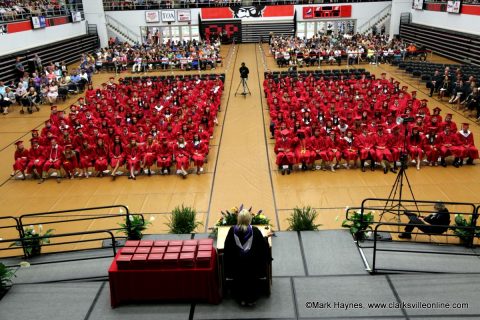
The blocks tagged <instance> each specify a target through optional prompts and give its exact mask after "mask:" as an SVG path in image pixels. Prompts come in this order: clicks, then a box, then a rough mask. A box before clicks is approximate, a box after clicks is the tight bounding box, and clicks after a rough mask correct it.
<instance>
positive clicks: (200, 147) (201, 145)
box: [190, 133, 208, 174]
mask: <svg viewBox="0 0 480 320" xmlns="http://www.w3.org/2000/svg"><path fill="white" fill-rule="evenodd" d="M190 152H191V154H192V161H193V165H194V166H195V167H196V168H197V174H200V173H202V172H203V164H204V163H205V159H206V157H207V154H208V146H207V144H206V143H205V142H203V141H202V140H201V139H200V136H199V135H198V133H195V134H194V135H193V142H192V144H191V145H190Z"/></svg>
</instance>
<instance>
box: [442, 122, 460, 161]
mask: <svg viewBox="0 0 480 320" xmlns="http://www.w3.org/2000/svg"><path fill="white" fill-rule="evenodd" d="M439 140H440V141H439V144H440V158H441V164H442V166H443V167H446V166H447V162H446V158H447V157H449V156H453V157H454V159H453V165H454V166H455V167H456V168H458V167H459V166H460V163H459V161H460V157H461V156H462V151H461V149H460V148H459V144H460V143H459V141H458V137H457V134H456V133H453V132H451V131H450V127H448V126H447V127H445V129H444V130H443V132H442V133H440V134H439Z"/></svg>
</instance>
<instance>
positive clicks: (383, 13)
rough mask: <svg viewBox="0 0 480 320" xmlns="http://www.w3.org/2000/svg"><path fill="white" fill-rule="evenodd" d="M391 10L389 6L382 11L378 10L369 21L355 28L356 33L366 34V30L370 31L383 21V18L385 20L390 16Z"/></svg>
mask: <svg viewBox="0 0 480 320" xmlns="http://www.w3.org/2000/svg"><path fill="white" fill-rule="evenodd" d="M391 10H392V5H391V4H389V5H388V6H386V7H385V8H383V9H382V10H380V11H379V12H378V13H377V14H376V15H374V16H373V17H371V18H370V19H368V20H367V21H366V22H365V23H363V24H362V25H360V26H359V27H358V28H357V32H358V33H364V32H367V31H368V30H370V29H371V28H372V27H373V26H375V25H377V24H378V22H379V21H380V20H381V19H383V18H386V17H388V16H389V15H390V13H391Z"/></svg>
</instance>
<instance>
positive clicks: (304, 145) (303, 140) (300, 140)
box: [295, 129, 312, 171]
mask: <svg viewBox="0 0 480 320" xmlns="http://www.w3.org/2000/svg"><path fill="white" fill-rule="evenodd" d="M295 145H296V146H295V156H296V159H297V162H299V163H300V169H302V170H303V171H306V170H307V169H308V167H310V165H311V164H312V151H311V146H310V142H309V139H307V137H306V135H305V130H303V129H300V130H298V131H297V137H296V138H295Z"/></svg>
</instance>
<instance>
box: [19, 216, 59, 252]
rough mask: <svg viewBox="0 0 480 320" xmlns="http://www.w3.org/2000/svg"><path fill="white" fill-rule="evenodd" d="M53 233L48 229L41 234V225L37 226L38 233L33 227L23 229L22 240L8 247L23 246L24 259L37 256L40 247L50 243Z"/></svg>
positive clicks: (40, 249)
mask: <svg viewBox="0 0 480 320" xmlns="http://www.w3.org/2000/svg"><path fill="white" fill-rule="evenodd" d="M53 231H54V229H48V230H47V231H45V232H44V233H43V234H42V232H43V226H42V225H41V224H39V225H38V232H37V231H36V230H35V227H34V226H33V225H31V226H28V227H24V228H23V237H22V239H21V240H18V241H15V242H14V243H12V244H11V245H10V247H13V246H17V247H22V246H23V248H24V252H25V257H26V258H32V257H35V256H38V255H40V254H41V253H42V245H43V244H48V243H50V236H52V235H53Z"/></svg>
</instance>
